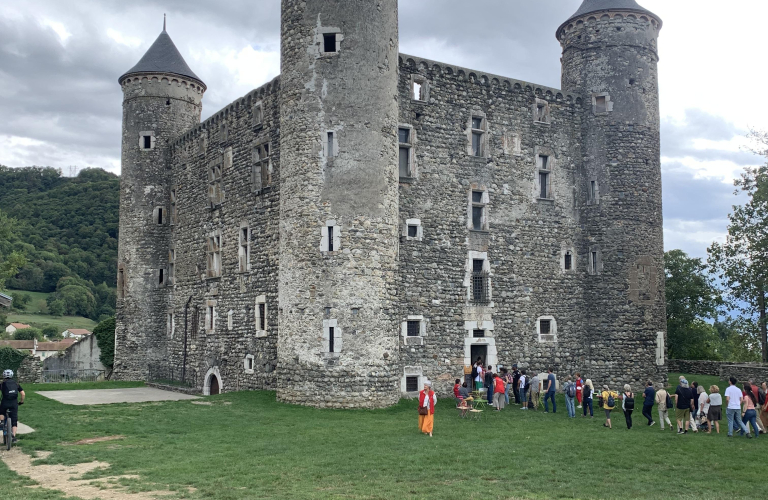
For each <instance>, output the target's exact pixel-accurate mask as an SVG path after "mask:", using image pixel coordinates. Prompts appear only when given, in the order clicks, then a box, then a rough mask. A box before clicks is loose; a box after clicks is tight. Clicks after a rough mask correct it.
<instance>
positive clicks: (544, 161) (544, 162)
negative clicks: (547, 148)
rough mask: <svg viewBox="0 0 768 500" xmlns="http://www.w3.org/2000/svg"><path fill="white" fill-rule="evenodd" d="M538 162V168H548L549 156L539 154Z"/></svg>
mask: <svg viewBox="0 0 768 500" xmlns="http://www.w3.org/2000/svg"><path fill="white" fill-rule="evenodd" d="M538 163H539V169H540V170H549V156H547V155H539V157H538Z"/></svg>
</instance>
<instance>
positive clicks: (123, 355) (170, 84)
mask: <svg viewBox="0 0 768 500" xmlns="http://www.w3.org/2000/svg"><path fill="white" fill-rule="evenodd" d="M118 81H119V83H120V86H121V87H122V89H123V144H122V172H121V178H120V232H119V239H118V257H117V259H118V260H117V261H118V279H117V284H118V285H117V286H118V300H117V313H116V320H117V330H116V332H115V360H116V362H115V375H116V376H117V377H118V378H123V379H137V378H138V379H141V378H144V376H145V374H146V372H147V367H148V365H149V364H151V363H152V362H153V361H159V360H161V359H164V357H165V354H166V351H165V350H166V346H165V338H166V337H167V335H166V315H167V313H168V309H169V307H170V293H171V289H170V288H166V285H167V284H168V275H167V273H168V251H169V247H170V241H171V231H172V230H173V226H172V221H171V214H170V200H171V170H170V168H169V167H170V164H169V158H168V152H167V145H168V144H169V143H170V142H171V141H172V140H173V139H174V138H176V137H177V136H179V135H180V134H181V133H183V132H184V131H186V130H188V129H190V128H191V127H193V126H195V125H197V124H199V123H200V113H201V111H202V98H203V93H204V92H205V89H206V87H205V84H204V83H203V82H202V81H201V80H200V78H198V77H197V76H196V75H195V74H194V73H193V72H192V70H190V69H189V66H187V63H186V62H185V61H184V58H183V57H182V56H181V54H180V53H179V51H178V50H177V49H176V46H175V45H174V44H173V41H172V40H171V38H170V37H169V36H168V33H166V31H165V26H163V32H162V33H161V34H160V36H159V37H158V38H157V40H155V42H154V43H153V44H152V46H151V47H150V48H149V50H148V51H147V53H146V54H145V55H144V57H142V58H141V60H140V61H139V63H138V64H136V66H134V67H133V68H131V69H130V70H129V71H128V72H127V73H125V74H124V75H123V76H121V77H120V78H119V80H118Z"/></svg>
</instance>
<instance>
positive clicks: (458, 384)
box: [453, 379, 461, 399]
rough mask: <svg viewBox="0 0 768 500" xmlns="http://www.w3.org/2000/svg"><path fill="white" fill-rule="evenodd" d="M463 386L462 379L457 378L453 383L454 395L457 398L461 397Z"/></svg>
mask: <svg viewBox="0 0 768 500" xmlns="http://www.w3.org/2000/svg"><path fill="white" fill-rule="evenodd" d="M460 387H461V380H459V379H456V382H455V383H454V384H453V397H455V398H456V399H459V398H460V397H461V396H459V388H460Z"/></svg>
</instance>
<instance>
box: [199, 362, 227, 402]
mask: <svg viewBox="0 0 768 500" xmlns="http://www.w3.org/2000/svg"><path fill="white" fill-rule="evenodd" d="M222 389H223V386H222V383H221V373H219V368H218V367H217V366H214V367H213V368H211V369H210V370H208V373H206V374H205V383H204V384H203V396H214V395H216V394H221V391H222Z"/></svg>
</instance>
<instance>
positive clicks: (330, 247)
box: [328, 226, 333, 252]
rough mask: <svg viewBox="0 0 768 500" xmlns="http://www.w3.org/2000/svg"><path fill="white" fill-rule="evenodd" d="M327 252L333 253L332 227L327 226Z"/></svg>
mask: <svg viewBox="0 0 768 500" xmlns="http://www.w3.org/2000/svg"><path fill="white" fill-rule="evenodd" d="M328 251H329V252H333V226H328Z"/></svg>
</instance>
